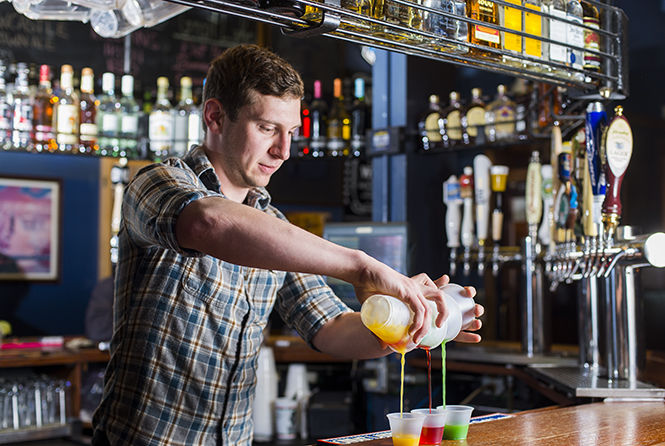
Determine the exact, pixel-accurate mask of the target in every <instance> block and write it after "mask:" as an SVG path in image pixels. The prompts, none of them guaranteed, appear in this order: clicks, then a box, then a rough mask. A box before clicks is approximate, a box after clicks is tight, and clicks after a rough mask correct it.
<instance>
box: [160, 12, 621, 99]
mask: <svg viewBox="0 0 665 446" xmlns="http://www.w3.org/2000/svg"><path fill="white" fill-rule="evenodd" d="M169 1H171V2H174V3H178V4H182V5H188V6H192V7H195V8H199V9H203V10H208V11H213V12H220V13H224V14H231V15H235V16H239V17H244V18H248V19H252V20H256V21H259V22H263V23H268V24H271V25H275V26H278V27H280V28H281V29H282V32H283V34H286V35H290V36H293V37H300V38H307V37H311V36H315V35H325V36H329V37H333V38H337V39H341V40H345V41H349V42H354V43H358V44H361V45H367V46H371V47H375V48H382V49H387V50H390V51H395V52H399V53H404V54H408V55H413V56H419V57H425V58H429V59H435V60H442V61H446V62H450V63H453V64H457V65H461V66H467V67H474V68H478V69H481V70H486V71H492V72H498V73H503V74H509V75H512V76H517V77H522V78H526V79H530V80H534V81H540V82H547V83H550V84H554V85H561V86H567V87H570V88H569V96H572V97H577V98H580V99H585V100H592V99H600V100H603V99H614V100H617V99H624V98H625V97H626V96H627V95H628V79H627V75H628V73H627V71H628V69H627V47H628V45H627V41H626V39H627V22H628V19H627V17H626V15H625V13H624V12H623V11H622V10H621V9H619V8H616V7H614V6H610V5H607V4H604V3H601V2H598V1H593V0H590V1H589V3H591V4H593V5H594V6H596V8H597V9H598V10H599V13H600V20H601V23H600V29H594V28H591V27H589V26H586V25H581V24H576V26H578V27H579V28H581V29H583V30H591V31H594V32H597V33H598V35H599V37H600V48H601V50H600V51H593V50H590V49H585V48H583V47H578V46H574V45H570V44H568V43H566V42H560V41H555V40H550V39H549V38H547V37H541V36H536V35H532V34H528V33H525V32H521V31H516V30H513V29H508V28H504V27H502V26H499V25H494V24H490V23H487V22H481V21H478V20H474V19H471V18H469V17H466V16H462V15H457V14H454V13H450V12H444V11H442V10H441V9H432V8H429V7H427V6H423V5H422V4H420V3H418V2H414V1H409V0H390V1H391V2H392V3H393V4H394V5H398V6H399V7H402V8H406V9H407V10H412V11H418V12H417V14H430V15H431V14H434V15H437V16H440V17H441V18H442V19H446V20H458V21H460V22H464V23H466V24H467V25H469V26H471V25H483V26H486V27H488V28H491V29H493V30H497V31H499V32H500V33H501V34H502V36H503V33H511V34H514V35H516V36H520V37H528V38H530V39H535V40H538V41H540V43H541V45H543V46H545V45H549V44H556V45H559V46H561V47H566V48H568V49H572V50H578V51H580V52H582V53H583V54H584V53H586V54H590V55H593V56H596V57H597V58H599V59H600V61H601V70H600V71H592V70H583V69H575V68H573V67H572V66H569V65H568V64H565V63H561V62H555V61H551V60H547V59H544V58H537V57H532V56H528V55H526V54H524V53H523V52H522V53H515V52H510V51H506V50H502V49H497V48H490V47H488V46H482V45H477V44H474V43H470V42H468V41H462V40H455V39H452V38H449V37H446V36H445V35H441V34H434V33H431V32H427V31H423V30H422V29H417V28H415V27H408V26H401V25H399V24H396V23H391V22H388V21H386V20H382V19H378V18H373V17H369V16H366V15H361V14H358V13H356V12H354V11H351V10H349V9H345V8H343V7H341V6H340V2H339V0H326V1H325V2H317V1H313V0H291V1H285V0H282V1H281V2H280V3H281V4H285V3H291V4H292V5H293V6H294V8H292V9H293V10H297V9H300V10H305V8H309V10H310V11H311V10H312V8H316V11H317V12H316V13H315V14H311V13H309V14H306V15H305V16H304V17H307V18H308V19H309V20H305V19H303V18H301V17H296V15H295V14H285V13H283V12H275V11H274V10H270V9H262V8H259V7H254V6H248V4H249V3H250V2H249V0H248V1H246V2H242V3H241V2H233V1H227V0H169ZM386 1H387V0H386ZM418 1H419V2H422V1H423V0H418ZM257 3H258V0H257ZM494 3H495V4H496V5H497V7H498V8H503V7H504V6H506V7H510V8H514V9H515V10H519V11H521V13H522V15H524V14H525V13H527V12H528V13H529V14H535V15H538V16H541V17H543V18H545V19H548V20H557V21H558V22H561V23H562V24H565V25H571V24H574V22H572V21H570V20H567V19H562V18H558V17H555V16H552V15H550V14H547V13H545V12H542V11H540V10H532V9H527V8H525V7H522V6H519V5H515V4H512V3H507V2H506V1H503V0H494ZM282 11H283V10H282ZM522 23H524V20H522ZM521 40H522V42H525V41H526V39H524V38H523V39H521ZM523 45H524V44H523ZM506 60H510V61H511V62H512V63H507V62H506Z"/></svg>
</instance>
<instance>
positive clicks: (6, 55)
mask: <svg viewBox="0 0 665 446" xmlns="http://www.w3.org/2000/svg"><path fill="white" fill-rule="evenodd" d="M257 26H258V25H257V23H256V22H253V21H250V20H246V19H242V18H238V17H234V16H229V15H225V14H221V13H211V12H208V11H203V10H199V9H191V10H189V11H186V12H184V13H183V14H180V15H178V16H176V17H174V18H172V19H170V20H167V21H166V22H164V23H161V24H159V25H157V26H154V27H152V28H141V29H139V30H137V31H135V32H133V33H132V34H130V41H131V64H130V73H131V74H133V75H134V76H135V78H136V83H135V85H136V87H135V91H138V92H140V91H143V90H146V89H149V90H154V89H155V88H156V86H155V83H156V79H157V77H158V76H167V77H168V78H169V80H170V82H171V85H172V86H173V85H174V84H175V83H176V82H179V79H180V77H182V76H184V75H187V76H191V77H192V80H193V84H194V86H195V87H196V86H199V87H200V86H202V85H203V79H204V78H205V74H206V71H207V69H208V63H209V62H210V61H211V60H212V59H213V58H215V57H216V56H217V55H219V54H220V53H221V52H222V51H223V50H224V49H226V48H228V47H231V46H233V45H236V44H238V43H256V40H257ZM124 46H125V39H124V38H120V39H106V38H103V37H100V36H99V35H97V34H96V33H95V32H94V31H93V30H92V28H91V27H90V25H89V24H84V23H81V22H74V21H72V22H68V21H52V20H30V19H28V18H27V17H25V16H23V15H22V14H19V13H17V12H16V11H15V10H14V8H13V7H12V5H11V4H10V3H4V2H3V3H0V59H4V60H8V61H10V62H27V63H35V64H44V63H45V64H48V65H51V67H52V70H53V72H54V73H55V75H56V76H57V75H59V72H60V66H61V65H62V64H65V63H68V64H70V65H72V66H73V67H74V71H75V73H76V74H77V75H78V74H79V73H80V71H81V69H82V68H83V67H91V68H92V69H93V70H94V72H95V78H96V83H97V87H96V89H95V90H96V91H101V88H100V86H101V74H102V73H103V72H105V71H110V72H113V73H115V74H116V76H120V75H122V74H124V73H123V66H124Z"/></svg>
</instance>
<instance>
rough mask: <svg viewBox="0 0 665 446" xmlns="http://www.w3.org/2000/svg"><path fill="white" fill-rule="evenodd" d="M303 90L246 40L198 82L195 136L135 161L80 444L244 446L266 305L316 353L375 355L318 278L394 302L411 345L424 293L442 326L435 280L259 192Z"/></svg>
mask: <svg viewBox="0 0 665 446" xmlns="http://www.w3.org/2000/svg"><path fill="white" fill-rule="evenodd" d="M303 94H304V87H303V83H302V80H301V78H300V75H299V74H298V73H297V72H296V71H295V70H294V69H293V67H291V66H290V65H289V64H288V63H287V62H286V61H285V60H283V59H282V58H280V57H278V56H277V55H275V54H273V53H271V52H270V51H268V50H266V49H263V48H261V47H258V46H256V45H241V46H237V47H234V48H231V49H228V50H226V51H225V52H224V53H223V54H222V55H220V56H219V57H218V58H216V59H215V60H214V61H213V62H212V63H211V65H210V68H209V70H208V74H207V78H206V83H205V87H204V91H203V100H204V108H203V116H204V122H205V128H206V132H205V139H204V143H203V144H202V145H200V146H195V147H193V148H192V149H191V150H190V151H189V152H188V153H187V154H185V155H184V156H183V157H182V158H170V159H168V160H166V161H165V162H163V163H159V164H153V165H150V166H148V167H146V168H144V169H143V170H141V171H140V172H139V173H138V174H137V176H136V177H135V179H134V180H133V181H132V182H131V183H130V184H129V186H128V187H127V190H126V193H125V198H124V202H123V206H122V223H121V229H120V233H119V243H120V253H119V259H118V264H117V272H116V277H115V301H114V321H113V322H114V323H113V338H112V341H111V359H110V361H109V364H108V367H107V370H106V375H105V380H104V395H103V398H102V402H101V403H100V406H99V407H98V408H97V411H96V412H95V415H94V418H93V426H94V437H93V445H133V446H139V445H147V444H160V445H167V444H170V445H176V444H178V445H192V444H200V445H215V444H218V445H222V444H223V445H250V444H251V442H252V432H253V426H252V410H251V408H252V401H253V399H254V390H255V384H256V367H257V358H258V351H259V347H260V345H261V342H262V340H263V335H262V332H263V329H264V327H265V326H266V323H267V321H268V317H269V315H270V313H271V311H272V309H273V307H276V308H277V310H278V311H279V313H280V315H281V317H282V318H283V319H284V321H285V322H286V324H287V325H289V326H290V327H292V328H294V329H295V330H296V331H297V332H298V333H299V334H300V336H302V338H303V339H304V340H305V341H306V342H307V343H309V345H311V346H312V347H314V348H316V349H318V350H320V351H322V352H325V353H328V354H331V355H336V356H339V357H344V358H356V359H367V358H376V357H380V356H383V355H386V354H388V353H389V352H390V350H388V349H387V348H386V346H385V345H383V344H382V343H381V342H380V341H379V340H378V339H377V338H376V337H375V336H374V335H373V334H371V333H370V332H369V331H368V330H367V329H366V328H365V327H364V326H363V325H362V323H361V321H360V315H359V313H357V312H353V311H351V310H350V309H349V308H347V307H346V306H345V305H344V304H343V303H342V302H341V301H340V300H339V299H338V298H337V297H336V296H335V295H334V294H333V292H332V291H331V289H330V288H329V287H328V286H326V284H325V281H324V279H323V278H322V277H321V276H320V275H323V274H325V275H328V276H331V277H335V278H338V279H341V280H344V281H347V282H349V283H351V284H352V285H353V286H354V288H355V292H356V295H357V296H358V299H359V300H360V301H361V302H362V301H363V300H365V299H366V298H367V297H369V296H370V295H372V294H376V293H381V294H388V295H392V296H396V297H397V298H399V299H401V300H403V301H404V302H406V303H407V304H408V305H409V306H410V307H411V309H412V311H413V313H414V318H413V320H414V322H413V324H412V327H411V334H412V336H413V338H414V340H415V341H419V340H420V339H422V338H423V336H424V335H425V333H426V331H427V325H429V324H424V323H423V321H426V320H430V319H429V318H430V317H431V314H430V311H431V310H430V309H429V308H428V305H426V301H427V300H432V301H434V302H435V303H436V306H437V308H438V311H439V316H438V318H437V321H436V322H437V324H438V325H440V324H441V323H442V322H443V320H444V318H445V316H446V314H447V311H446V308H445V304H444V301H443V294H442V293H441V291H439V289H438V286H441V285H443V284H445V283H447V282H448V278H447V276H443V277H441V278H439V279H438V280H437V281H436V282H435V281H432V280H431V279H430V278H429V277H427V276H426V275H424V274H421V275H418V276H415V277H413V278H409V277H406V276H403V275H402V274H400V273H398V272H396V271H395V270H393V269H391V268H390V267H388V266H387V265H384V264H383V263H381V262H379V261H377V260H375V259H373V258H372V257H370V256H368V255H366V254H365V253H363V252H362V251H359V250H353V249H348V248H345V247H342V246H339V245H335V244H333V243H330V242H328V241H326V240H324V239H322V238H320V237H317V236H315V235H313V234H310V233H309V232H307V231H304V230H302V229H300V228H298V227H296V226H294V225H291V224H290V223H288V222H287V221H286V219H285V217H284V216H283V215H282V214H281V213H280V212H279V211H278V210H277V209H276V208H274V207H273V206H271V205H270V196H269V195H268V193H267V191H266V189H265V186H266V185H267V184H268V181H269V179H270V177H271V175H272V174H273V173H274V172H275V171H277V169H279V167H280V166H281V165H282V163H283V162H284V161H286V159H288V157H289V150H290V143H291V137H292V135H293V132H294V131H295V130H296V129H297V128H298V127H299V126H300V98H301V97H302V96H303ZM467 294H468V296H469V297H473V295H474V294H475V290H474V289H473V288H470V287H469V288H467ZM475 310H476V313H475V314H476V316H480V315H481V314H482V312H483V309H482V307H481V306H476V309H475ZM465 328H466V330H467V331H465V332H462V334H460V335H459V336H458V338H457V340H459V341H463V342H478V341H479V340H480V336H479V335H478V334H476V333H472V332H471V331H475V330H478V329H479V328H480V321H479V320H478V319H474V320H473V321H472V322H471V323H470V324H469V326H467V327H465Z"/></svg>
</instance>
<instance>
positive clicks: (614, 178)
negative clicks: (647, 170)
mask: <svg viewBox="0 0 665 446" xmlns="http://www.w3.org/2000/svg"><path fill="white" fill-rule="evenodd" d="M614 111H615V116H614V119H612V121H611V122H610V124H609V126H608V127H607V132H606V133H605V139H604V146H605V158H606V160H607V163H606V170H605V176H606V179H607V192H606V194H605V201H604V202H603V207H602V218H603V223H605V227H606V228H607V230H608V234H607V235H608V237H612V236H613V233H614V230H615V229H616V227H617V226H618V224H619V219H620V218H621V197H620V194H621V183H622V181H623V177H624V176H625V174H626V169H627V168H628V164H629V163H630V158H631V156H632V154H633V132H632V130H631V128H630V124H629V123H628V120H627V119H626V118H625V116H623V107H621V106H617V107H616V108H615V109H614Z"/></svg>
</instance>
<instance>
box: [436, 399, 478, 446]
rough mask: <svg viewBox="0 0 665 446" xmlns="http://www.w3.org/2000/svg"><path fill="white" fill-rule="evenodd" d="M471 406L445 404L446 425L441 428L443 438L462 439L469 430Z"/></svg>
mask: <svg viewBox="0 0 665 446" xmlns="http://www.w3.org/2000/svg"><path fill="white" fill-rule="evenodd" d="M471 412H473V407H471V406H446V427H445V429H444V430H443V439H444V440H464V439H466V434H467V433H468V432H469V421H470V420H471Z"/></svg>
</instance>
